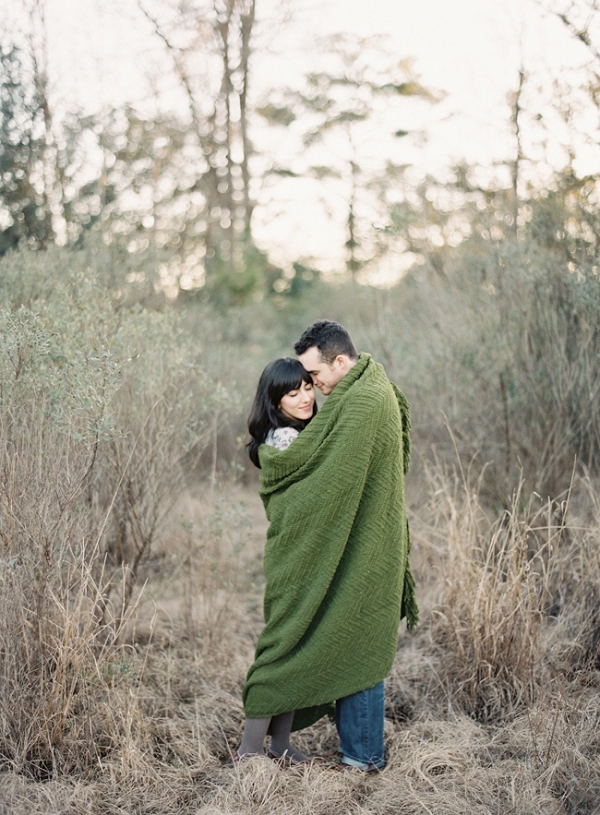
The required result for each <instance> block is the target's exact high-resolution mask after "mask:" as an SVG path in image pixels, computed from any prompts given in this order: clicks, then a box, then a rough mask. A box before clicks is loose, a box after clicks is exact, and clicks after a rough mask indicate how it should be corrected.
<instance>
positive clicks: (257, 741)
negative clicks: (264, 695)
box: [238, 710, 306, 761]
mask: <svg viewBox="0 0 600 815" xmlns="http://www.w3.org/2000/svg"><path fill="white" fill-rule="evenodd" d="M293 721H294V711H293V710H291V711H289V713H279V714H277V716H265V717H263V718H261V719H246V723H245V724H244V735H243V736H242V743H241V744H240V746H239V747H238V753H239V754H240V755H242V756H243V755H246V754H252V753H258V754H262V753H264V751H265V748H264V743H265V736H266V735H267V730H268V729H269V725H271V752H272V753H274V754H275V755H276V756H284V755H285V758H287V759H288V760H291V761H302V760H303V759H305V758H306V756H304V755H303V754H302V753H299V752H298V751H297V750H294V748H293V747H292V746H291V744H290V733H291V730H292V724H293Z"/></svg>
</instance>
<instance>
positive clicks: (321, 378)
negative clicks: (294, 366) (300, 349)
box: [298, 345, 348, 396]
mask: <svg viewBox="0 0 600 815" xmlns="http://www.w3.org/2000/svg"><path fill="white" fill-rule="evenodd" d="M298 359H299V360H300V362H301V363H302V364H303V365H304V367H305V368H306V370H307V371H308V373H309V374H310V375H311V377H312V381H313V382H314V384H315V385H316V387H317V388H318V389H319V390H320V391H321V393H322V394H323V395H324V396H328V395H329V394H330V393H331V391H332V390H333V389H334V388H335V386H336V385H337V383H338V382H340V381H341V380H342V379H343V378H344V377H345V376H346V374H347V372H348V365H347V358H346V357H345V356H343V355H340V356H339V357H336V358H335V359H334V360H333V362H332V363H331V365H329V363H327V362H324V361H323V360H322V359H321V352H320V351H319V349H318V348H317V346H316V345H313V347H312V348H309V349H308V350H307V351H305V352H304V353H303V354H300V356H299V357H298Z"/></svg>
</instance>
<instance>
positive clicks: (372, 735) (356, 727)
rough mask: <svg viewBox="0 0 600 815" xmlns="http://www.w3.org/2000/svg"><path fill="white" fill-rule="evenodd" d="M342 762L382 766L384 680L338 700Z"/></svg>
mask: <svg viewBox="0 0 600 815" xmlns="http://www.w3.org/2000/svg"><path fill="white" fill-rule="evenodd" d="M335 724H336V727H337V731H338V735H339V737H340V752H341V753H342V764H350V765H351V766H352V767H358V768H359V769H360V770H371V769H375V768H377V769H380V768H381V767H383V766H384V765H385V760H384V758H383V682H380V683H379V684H378V685H375V687H374V688H369V689H368V690H363V691H359V692H358V693H353V694H352V696H345V697H344V698H343V699H338V700H337V702H336V703H335Z"/></svg>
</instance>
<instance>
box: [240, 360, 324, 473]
mask: <svg viewBox="0 0 600 815" xmlns="http://www.w3.org/2000/svg"><path fill="white" fill-rule="evenodd" d="M303 382H307V383H308V384H309V385H312V379H311V378H310V374H309V373H308V371H307V370H306V369H305V368H304V367H303V366H302V365H301V364H300V363H299V362H298V360H297V359H292V358H291V357H281V359H275V360H273V362H269V364H268V365H267V367H266V368H265V370H264V371H263V372H262V374H261V375H260V379H259V380H258V388H257V389H256V396H255V397H254V404H253V405H252V410H251V411H250V416H249V418H248V430H249V431H250V435H251V436H252V438H251V439H250V441H249V442H248V444H247V445H246V450H247V451H248V455H249V456H250V461H251V462H252V463H253V464H255V465H256V466H257V467H260V462H259V460H258V448H259V447H260V445H261V444H264V442H265V439H266V438H267V436H268V435H269V432H270V431H271V430H274V429H275V428H276V427H295V428H296V430H304V428H305V427H306V425H307V424H308V423H309V422H310V419H312V418H313V416H315V415H316V413H317V403H316V402H315V405H314V408H313V412H312V416H311V417H310V419H307V420H306V421H301V420H300V419H289V418H288V417H287V416H284V415H283V413H282V412H281V411H280V410H279V403H280V402H281V397H282V396H285V394H286V393H289V392H290V391H295V390H298V389H299V388H300V387H301V386H302V383H303Z"/></svg>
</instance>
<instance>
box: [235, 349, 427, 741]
mask: <svg viewBox="0 0 600 815" xmlns="http://www.w3.org/2000/svg"><path fill="white" fill-rule="evenodd" d="M409 430H410V422H409V413H408V403H407V401H406V399H405V397H404V396H403V395H402V393H401V392H400V391H399V390H398V389H397V388H396V387H395V385H392V384H391V383H390V382H389V380H388V378H387V376H386V374H385V371H384V369H383V367H382V366H381V365H379V364H377V363H376V362H374V361H373V360H372V358H371V357H370V355H369V354H361V355H360V357H359V361H358V363H357V364H356V365H355V366H354V367H353V368H352V369H351V370H350V371H349V373H347V374H346V376H345V377H344V378H343V379H342V380H341V381H340V382H339V383H338V385H337V386H336V387H335V388H334V390H333V392H332V393H331V395H330V396H329V397H328V399H327V400H326V402H325V405H324V406H323V407H322V408H321V410H320V411H319V413H318V414H317V416H316V417H315V418H314V419H313V420H312V421H311V423H310V424H309V425H308V426H307V427H306V428H305V430H303V431H302V433H300V435H299V436H298V437H297V438H296V439H295V440H294V442H293V444H292V445H291V446H290V447H289V448H288V449H287V450H283V451H279V450H275V449H273V448H272V447H268V446H266V445H261V447H260V450H259V458H260V463H261V489H260V494H261V497H262V499H263V502H264V505H265V509H266V513H267V518H268V520H269V523H270V525H269V530H268V533H267V543H266V546H265V554H264V569H265V577H266V587H265V599H264V616H265V627H264V629H263V631H262V633H261V635H260V637H259V640H258V643H257V647H256V658H255V661H254V663H253V665H252V667H251V668H250V670H249V672H248V677H247V680H246V685H245V687H244V692H243V700H244V707H245V712H246V716H247V717H249V718H259V717H263V716H274V715H276V714H278V713H284V712H287V711H291V710H295V711H296V715H295V717H294V729H295V730H298V729H300V728H302V727H306V726H308V725H310V724H312V723H313V722H315V721H316V720H317V719H318V718H320V717H321V716H322V715H324V714H325V713H326V712H328V710H329V709H330V707H331V704H332V703H333V702H334V701H335V700H336V699H341V698H343V697H344V696H349V695H350V694H352V693H356V692H358V691H361V690H366V689H367V688H371V687H373V686H374V685H376V684H377V683H378V682H381V681H382V679H383V678H384V677H385V676H386V675H387V674H388V673H389V671H390V668H391V666H392V663H393V660H394V655H395V653H396V648H397V637H398V625H399V622H400V619H401V617H403V616H406V618H407V624H408V627H409V628H412V627H414V625H416V622H417V617H418V610H417V606H416V602H415V597H414V581H413V579H412V575H411V573H410V568H409V564H408V554H409V548H410V543H409V536H408V524H407V520H406V507H405V501H404V475H405V473H406V471H407V470H408V462H409V456H410V440H409Z"/></svg>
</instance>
